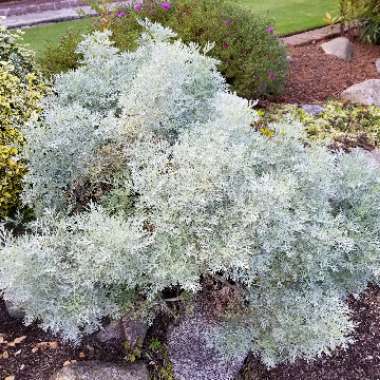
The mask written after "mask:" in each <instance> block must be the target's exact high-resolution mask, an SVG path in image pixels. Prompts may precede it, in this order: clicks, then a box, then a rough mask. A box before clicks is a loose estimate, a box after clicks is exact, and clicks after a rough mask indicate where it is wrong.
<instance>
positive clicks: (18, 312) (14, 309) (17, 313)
mask: <svg viewBox="0 0 380 380" xmlns="http://www.w3.org/2000/svg"><path fill="white" fill-rule="evenodd" d="M5 308H6V309H7V313H8V314H9V316H10V317H12V318H14V319H20V320H21V319H24V317H25V312H24V310H22V308H21V307H20V306H17V305H15V304H14V303H13V302H11V301H5Z"/></svg>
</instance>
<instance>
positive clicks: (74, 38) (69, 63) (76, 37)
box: [39, 31, 82, 76]
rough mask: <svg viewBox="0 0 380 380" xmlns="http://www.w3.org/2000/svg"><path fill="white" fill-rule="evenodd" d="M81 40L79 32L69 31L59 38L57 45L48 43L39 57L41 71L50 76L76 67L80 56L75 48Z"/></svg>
mask: <svg viewBox="0 0 380 380" xmlns="http://www.w3.org/2000/svg"><path fill="white" fill-rule="evenodd" d="M81 40H82V38H81V36H80V34H79V33H77V32H73V31H70V32H68V33H66V34H64V35H63V36H62V37H61V38H60V40H59V43H58V45H56V44H50V45H49V47H48V48H47V49H46V50H45V51H44V53H43V55H42V57H40V58H39V64H40V66H41V70H42V72H43V73H44V74H45V75H47V76H52V75H54V74H58V73H61V72H65V71H68V70H72V69H75V68H77V67H78V64H79V61H80V58H81V57H80V54H78V53H77V52H76V48H77V46H78V44H79V43H80V41H81Z"/></svg>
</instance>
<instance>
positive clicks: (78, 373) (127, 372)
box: [50, 361, 149, 380]
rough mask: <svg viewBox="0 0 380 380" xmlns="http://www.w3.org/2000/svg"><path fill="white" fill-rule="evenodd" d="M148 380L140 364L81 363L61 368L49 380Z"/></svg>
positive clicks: (144, 367) (143, 366) (142, 365)
mask: <svg viewBox="0 0 380 380" xmlns="http://www.w3.org/2000/svg"><path fill="white" fill-rule="evenodd" d="M111 379H112V380H149V373H148V370H147V368H146V366H145V365H144V364H142V363H136V364H131V365H129V366H128V367H121V366H117V365H115V364H112V363H102V362H96V361H92V362H81V363H75V364H72V365H69V366H67V367H63V368H62V369H61V370H60V371H58V372H57V373H56V374H55V375H53V376H52V377H51V378H50V380H111Z"/></svg>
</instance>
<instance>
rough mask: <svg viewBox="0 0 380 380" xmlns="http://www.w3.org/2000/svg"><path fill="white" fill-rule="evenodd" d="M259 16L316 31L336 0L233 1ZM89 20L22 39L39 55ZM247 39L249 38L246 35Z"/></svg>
mask: <svg viewBox="0 0 380 380" xmlns="http://www.w3.org/2000/svg"><path fill="white" fill-rule="evenodd" d="M233 1H235V2H237V3H238V4H240V5H241V6H243V7H247V8H249V9H251V10H252V11H254V12H255V13H257V14H260V15H267V16H269V17H271V18H272V19H273V20H274V23H275V27H276V30H277V32H278V33H279V34H281V35H285V34H291V33H296V32H299V31H303V30H307V29H311V28H316V27H318V26H322V25H323V24H324V22H323V18H324V15H325V13H326V12H330V13H332V14H334V13H336V12H337V9H338V0H233ZM90 24H91V20H90V19H82V20H76V21H66V22H61V23H57V24H50V25H43V26H38V27H33V28H29V29H26V30H25V35H24V39H25V42H26V43H28V44H29V45H30V47H31V48H32V49H33V50H35V51H36V53H37V55H39V54H41V53H42V52H43V51H44V50H45V49H47V48H48V46H49V44H50V43H51V44H54V43H56V42H58V40H59V38H60V37H61V36H62V35H63V34H64V33H65V32H67V31H68V30H72V31H80V32H82V33H86V32H88V31H89V29H90ZM247 38H249V36H247Z"/></svg>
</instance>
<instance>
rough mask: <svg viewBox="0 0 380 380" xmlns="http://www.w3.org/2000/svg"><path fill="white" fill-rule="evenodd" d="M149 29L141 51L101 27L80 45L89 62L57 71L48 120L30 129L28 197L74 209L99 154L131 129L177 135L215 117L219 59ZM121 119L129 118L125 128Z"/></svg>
mask: <svg viewBox="0 0 380 380" xmlns="http://www.w3.org/2000/svg"><path fill="white" fill-rule="evenodd" d="M142 24H143V25H145V27H146V32H145V33H144V34H143V35H142V36H141V46H140V48H139V49H137V51H135V52H132V53H130V52H125V53H120V52H119V51H118V49H116V48H115V47H113V46H112V43H111V41H110V39H109V37H110V32H107V31H106V32H95V33H94V34H92V35H91V36H89V37H88V38H87V39H86V40H84V41H83V42H82V43H81V44H80V45H79V47H78V51H79V53H81V54H82V55H83V61H82V66H81V67H80V68H79V69H78V70H75V71H71V72H69V73H65V74H62V75H58V76H57V77H56V80H55V84H54V89H53V92H54V94H53V95H51V96H49V97H48V98H47V99H46V100H45V104H44V114H43V117H42V120H41V121H36V122H34V123H33V124H32V125H29V126H27V128H25V130H24V133H25V137H26V140H27V144H26V149H25V159H26V160H27V161H28V162H29V172H28V174H27V175H26V177H25V188H26V190H25V192H24V201H25V203H29V204H33V205H34V209H35V211H36V213H37V215H42V214H43V211H44V209H46V208H53V209H55V210H56V211H59V212H63V211H68V212H69V213H70V212H71V211H72V210H73V208H75V205H73V203H72V202H71V201H72V199H71V198H72V197H68V196H67V194H68V193H70V191H71V190H72V189H73V187H74V186H75V184H76V183H77V182H78V180H79V179H80V178H82V177H84V176H85V175H86V173H87V174H88V175H90V173H88V170H89V168H90V166H91V165H94V157H95V161H96V156H97V155H98V153H99V150H101V149H102V148H103V147H104V146H105V145H109V144H118V143H119V142H120V139H125V132H126V131H129V130H136V129H137V130H143V129H144V130H147V131H151V130H154V131H156V133H157V134H161V135H165V136H170V137H171V138H175V135H176V133H177V131H178V130H181V129H182V128H189V127H190V126H191V125H192V124H193V123H196V122H198V121H202V120H203V119H204V118H206V117H208V115H209V114H210V113H212V110H211V108H210V107H211V104H212V99H213V98H214V96H215V94H216V93H218V92H220V91H225V89H226V85H225V81H224V79H223V77H222V76H221V75H220V74H219V73H218V72H217V70H216V64H217V61H216V60H214V59H212V58H209V57H207V56H205V55H204V54H202V53H203V52H205V51H207V50H208V49H210V46H207V47H206V48H205V49H204V50H202V51H201V49H200V48H198V47H197V46H195V45H190V46H187V45H185V44H183V43H181V42H179V41H177V42H174V43H171V41H170V39H171V38H172V37H174V36H175V34H174V33H173V32H172V31H171V30H169V29H166V28H164V27H162V26H161V25H159V24H152V23H151V22H149V21H147V20H146V21H145V22H142ZM120 118H122V119H124V121H123V126H122V127H121V125H120Z"/></svg>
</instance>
